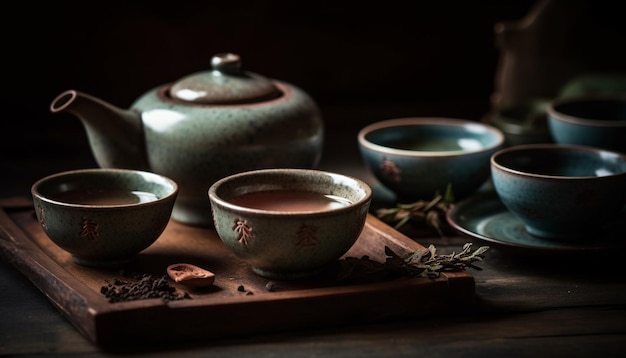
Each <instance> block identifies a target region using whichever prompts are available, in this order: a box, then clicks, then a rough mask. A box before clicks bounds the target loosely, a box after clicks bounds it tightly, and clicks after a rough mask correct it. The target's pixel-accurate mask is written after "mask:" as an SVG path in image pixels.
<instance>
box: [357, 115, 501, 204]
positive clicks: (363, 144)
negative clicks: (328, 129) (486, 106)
mask: <svg viewBox="0 0 626 358" xmlns="http://www.w3.org/2000/svg"><path fill="white" fill-rule="evenodd" d="M504 142H505V137H504V134H503V133H502V131H501V130H499V129H497V128H496V127H493V126H491V125H488V124H485V123H483V122H476V121H471V120H466V119H454V118H437V117H432V118H431V117H410V118H399V119H391V120H386V121H381V122H375V123H372V124H370V125H368V126H366V127H364V128H363V129H361V130H360V132H359V133H358V146H359V150H360V152H361V157H362V159H363V161H364V163H365V165H366V166H367V168H368V169H369V170H370V171H371V173H372V174H373V175H374V176H375V177H376V179H377V180H378V181H379V182H380V183H381V184H383V185H384V186H385V187H387V188H388V189H390V190H391V191H393V192H394V193H395V194H396V195H397V197H398V200H399V201H413V200H431V199H432V198H434V197H435V195H437V194H444V193H445V192H446V190H447V188H448V187H450V189H451V190H452V193H453V195H454V197H455V198H456V199H461V198H464V197H467V196H469V195H471V194H473V193H474V192H475V191H476V190H478V189H479V188H480V187H481V186H482V185H483V184H485V183H486V182H487V181H488V180H489V158H490V156H491V155H492V154H493V153H495V152H496V151H497V150H498V149H500V148H502V147H503V146H504Z"/></svg>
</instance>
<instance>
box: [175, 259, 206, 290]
mask: <svg viewBox="0 0 626 358" xmlns="http://www.w3.org/2000/svg"><path fill="white" fill-rule="evenodd" d="M167 274H168V276H169V277H170V278H171V279H172V280H174V282H177V283H180V284H182V285H185V286H189V287H207V286H211V285H212V284H213V282H215V274H214V273H213V272H211V271H208V270H205V269H203V268H200V267H198V266H195V265H192V264H184V263H181V264H173V265H169V266H168V267H167Z"/></svg>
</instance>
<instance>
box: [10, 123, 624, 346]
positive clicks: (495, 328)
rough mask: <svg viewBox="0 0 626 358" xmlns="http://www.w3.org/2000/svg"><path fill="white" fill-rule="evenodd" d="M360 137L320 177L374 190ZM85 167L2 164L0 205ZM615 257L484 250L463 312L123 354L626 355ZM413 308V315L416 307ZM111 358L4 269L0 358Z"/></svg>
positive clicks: (454, 244) (457, 241) (619, 265)
mask: <svg viewBox="0 0 626 358" xmlns="http://www.w3.org/2000/svg"><path fill="white" fill-rule="evenodd" d="M331 127H332V126H331ZM355 138H356V132H355V129H354V128H352V129H345V130H343V131H342V130H340V129H339V130H336V129H333V132H332V133H330V135H329V140H328V142H327V147H326V149H325V150H326V151H327V152H328V148H332V150H333V154H332V155H326V156H325V157H324V158H323V159H322V163H321V164H320V167H321V168H322V169H327V170H332V171H336V172H341V173H345V174H349V175H354V176H358V177H361V178H363V179H365V180H366V181H368V182H370V183H371V184H372V185H373V186H375V190H380V188H379V187H377V186H376V182H375V180H374V179H373V178H372V177H371V176H370V175H369V174H368V173H367V171H366V170H365V168H364V166H363V164H362V162H361V160H360V158H359V157H358V152H357V149H356V142H355ZM39 154H42V153H39ZM90 165H93V163H92V162H91V159H90V156H89V154H88V153H87V154H86V153H76V152H72V153H64V155H60V156H56V157H54V158H50V157H49V156H45V155H43V156H38V157H29V158H23V157H20V156H19V155H16V156H15V157H13V158H9V159H7V160H6V162H5V163H3V173H2V181H3V185H2V189H1V192H0V194H1V195H2V197H8V196H27V195H29V191H28V189H29V188H30V185H31V184H32V182H33V181H34V180H35V179H38V178H39V177H41V176H43V175H47V174H50V173H53V172H57V171H62V170H67V169H73V168H76V167H85V166H90ZM376 188H377V189H376ZM379 194H380V195H379V196H378V199H377V200H381V199H384V198H386V196H385V195H384V194H385V192H384V191H379ZM420 232H422V234H421V235H419V236H418V237H415V238H414V239H415V240H416V241H418V242H419V243H420V244H422V245H423V246H428V245H429V244H434V245H436V247H437V248H438V250H439V251H440V252H450V251H458V250H459V249H460V248H461V246H462V245H463V243H465V242H472V240H471V239H470V238H467V237H463V236H460V235H449V236H447V237H445V238H442V237H439V236H438V235H436V234H434V233H432V234H429V235H424V234H423V231H420ZM477 244H480V245H482V244H484V243H481V242H478V243H477ZM615 254H616V255H611V256H610V257H609V256H607V257H606V258H605V257H600V258H597V257H581V258H577V259H576V260H567V261H562V260H559V259H558V257H550V258H548V260H546V259H539V258H537V257H533V256H528V255H516V254H514V253H513V252H509V251H506V250H502V249H500V248H498V247H491V248H490V250H489V251H488V252H487V254H486V258H485V261H484V263H483V264H482V265H481V267H482V268H483V270H481V271H476V270H471V271H470V273H471V274H472V275H473V276H474V278H475V281H476V288H475V289H476V296H477V300H476V302H475V304H474V305H473V306H472V307H471V308H470V309H469V310H468V311H467V312H463V313H459V312H454V313H448V312H443V313H438V314H436V315H432V316H427V317H423V318H419V319H407V320H398V321H394V322H383V323H372V324H359V325H356V324H351V323H350V322H345V324H342V325H339V326H334V327H327V328H324V329H315V330H302V331H290V332H280V333H272V334H261V335H252V336H242V337H232V338H228V339H215V340H207V341H202V342H196V343H193V344H189V343H186V344H171V345H164V346H158V347H157V346H152V347H140V346H138V347H133V346H130V347H120V348H119V350H120V351H121V352H123V353H135V354H137V355H150V356H177V357H184V356H198V355H202V356H205V355H206V356H209V355H215V356H237V357H277V356H288V357H322V356H323V357H372V356H375V357H400V356H411V357H415V356H426V357H528V356H532V357H537V356H550V357H591V356H594V357H618V356H624V354H625V353H626V343H625V342H626V278H625V277H626V276H625V275H624V272H625V270H626V269H625V268H624V264H623V259H621V258H620V255H621V252H616V253H615ZM415 304H416V305H419V304H420V298H419V297H415ZM277 314H280V313H279V312H277ZM190 328H191V329H193V327H190ZM163 329H167V327H163ZM117 351H118V349H112V350H111V351H110V350H108V349H107V350H103V349H102V348H100V347H97V346H94V345H93V344H91V343H90V342H89V341H88V340H87V339H86V338H85V337H83V336H82V335H81V334H80V333H79V332H78V331H77V330H76V329H75V328H74V327H73V326H72V325H71V324H70V323H69V321H68V320H66V319H65V317H64V316H63V315H62V313H61V312H59V311H58V310H57V309H56V308H55V307H54V306H53V305H52V304H51V303H50V302H49V301H48V299H47V298H46V297H45V295H44V294H42V292H40V291H39V290H38V289H37V288H36V287H35V286H34V285H33V284H32V283H31V282H30V281H29V280H28V279H26V278H25V277H24V276H23V275H22V274H21V273H20V272H19V271H18V270H17V269H15V268H14V267H13V266H12V265H11V264H10V263H8V262H5V261H0V355H1V356H35V355H36V356H46V355H51V356H57V355H80V356H83V355H86V356H93V357H96V356H107V355H109V354H111V353H117Z"/></svg>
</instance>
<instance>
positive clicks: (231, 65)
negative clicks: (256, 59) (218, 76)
mask: <svg viewBox="0 0 626 358" xmlns="http://www.w3.org/2000/svg"><path fill="white" fill-rule="evenodd" d="M211 67H212V68H213V70H214V71H219V72H223V73H229V74H233V75H236V74H240V73H241V58H240V57H239V55H237V54H234V53H219V54H217V55H215V56H213V58H211Z"/></svg>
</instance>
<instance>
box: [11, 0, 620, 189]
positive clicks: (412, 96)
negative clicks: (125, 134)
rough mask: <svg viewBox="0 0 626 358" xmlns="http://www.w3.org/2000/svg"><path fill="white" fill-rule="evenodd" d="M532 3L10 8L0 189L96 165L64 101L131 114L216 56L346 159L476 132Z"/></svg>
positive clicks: (608, 11) (611, 16)
mask: <svg viewBox="0 0 626 358" xmlns="http://www.w3.org/2000/svg"><path fill="white" fill-rule="evenodd" d="M535 3H536V1H532V0H510V1H499V0H437V1H390V0H387V1H378V0H375V1H363V2H342V1H314V2H313V1H179V2H160V1H159V2H130V1H128V2H122V1H89V2H82V3H76V4H73V3H71V2H67V1H64V2H42V3H41V4H36V5H35V4H34V3H32V2H20V3H13V6H12V8H13V10H8V8H6V9H5V10H4V15H5V16H4V17H5V19H4V20H5V21H3V23H2V25H1V26H2V37H3V44H2V46H3V51H2V53H3V55H2V57H3V62H2V63H3V67H4V71H3V72H4V76H3V77H4V81H2V96H1V97H0V100H1V101H2V107H1V108H2V111H1V112H0V135H1V139H0V165H2V169H3V173H2V178H1V180H2V181H3V182H5V183H9V182H10V180H11V175H10V173H9V171H10V170H14V169H11V168H17V169H15V170H29V167H32V166H36V165H39V163H45V161H46V160H47V159H59V158H61V159H62V158H68V159H70V158H78V159H79V160H82V162H80V161H79V162H80V163H81V164H80V165H83V166H90V165H93V162H92V161H91V160H92V158H91V153H90V152H89V148H88V145H87V139H86V137H85V134H84V130H83V128H82V126H81V124H80V122H79V120H78V119H76V118H75V117H73V116H71V115H69V114H51V113H50V111H49V105H50V103H51V101H52V100H53V99H54V98H55V97H56V96H57V95H58V94H59V93H61V92H62V91H64V90H66V89H77V90H80V91H83V92H85V93H88V94H92V95H94V96H96V97H99V98H101V99H104V100H106V101H108V102H110V103H112V104H115V105H117V106H119V107H122V108H128V107H130V106H131V104H132V103H133V101H134V100H135V99H136V98H138V97H139V96H140V95H141V94H143V93H144V92H146V91H147V90H148V89H151V88H152V87H155V86H158V85H161V84H164V83H167V82H172V81H175V80H177V79H179V78H181V77H182V76H184V75H187V74H190V73H193V72H197V71H204V70H207V69H209V67H210V59H211V56H212V55H214V54H216V53H219V52H234V53H237V54H239V55H240V56H241V58H242V61H243V67H244V69H245V70H248V71H252V72H256V73H259V74H263V75H265V76H268V77H272V78H276V79H280V80H283V81H286V82H289V83H292V84H294V85H297V86H298V87H300V88H302V89H304V90H305V91H307V92H308V93H309V94H310V95H311V96H312V97H313V98H314V99H315V100H316V101H317V102H318V104H319V105H320V108H321V110H322V114H323V115H324V119H325V123H326V128H327V132H329V133H330V132H334V131H338V132H337V133H343V134H342V135H344V136H345V137H344V141H347V142H349V143H354V145H353V146H354V148H356V131H357V130H358V128H360V127H361V126H362V125H364V124H367V123H369V122H373V121H376V120H383V119H389V118H394V117H400V116H402V117H404V116H451V117H461V118H468V119H475V120H480V119H481V118H482V117H483V116H484V115H485V113H486V112H487V111H489V109H490V106H491V103H490V96H491V95H492V93H493V92H494V78H495V75H496V68H497V65H498V61H499V51H498V49H497V47H496V46H495V40H494V25H495V24H496V23H498V22H500V21H507V20H517V19H520V18H522V17H523V16H524V15H525V14H527V12H528V11H529V9H531V7H532V6H533V5H534V4H535ZM593 3H594V4H598V5H594V6H595V9H596V10H595V11H598V10H600V11H598V13H599V14H600V13H601V16H603V17H602V18H601V20H600V21H601V23H602V24H608V23H609V22H608V21H606V19H608V20H610V21H613V23H617V22H618V20H621V18H620V17H619V16H618V13H616V12H615V11H614V10H615V5H613V6H612V7H606V8H605V7H603V6H604V5H602V3H603V2H602V1H600V2H599V3H597V2H593ZM606 3H607V4H610V2H606ZM616 46H624V43H621V44H618V45H616ZM350 146H352V144H350ZM324 155H325V156H328V155H332V153H327V152H326V153H325V154H324ZM72 165H75V164H68V166H72ZM58 169H59V168H55V170H58ZM68 169H70V168H68ZM30 184H31V183H23V185H24V187H27V186H30Z"/></svg>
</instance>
